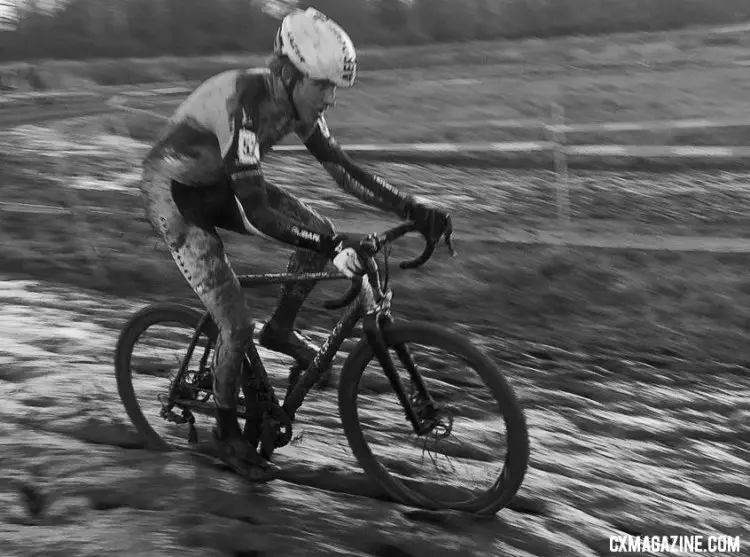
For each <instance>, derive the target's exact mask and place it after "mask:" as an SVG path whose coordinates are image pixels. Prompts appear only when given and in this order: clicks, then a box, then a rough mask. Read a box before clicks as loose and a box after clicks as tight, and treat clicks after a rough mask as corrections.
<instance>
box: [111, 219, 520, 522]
mask: <svg viewBox="0 0 750 557" xmlns="http://www.w3.org/2000/svg"><path fill="white" fill-rule="evenodd" d="M415 230H416V228H415V226H414V224H413V223H408V222H407V223H404V224H401V225H399V226H396V227H394V228H392V229H389V230H387V231H385V232H383V233H382V234H379V235H377V244H376V245H377V247H376V248H373V249H372V250H371V252H370V253H368V259H367V264H366V274H365V275H364V276H362V277H360V278H356V279H354V280H352V281H351V287H350V288H349V290H348V292H347V293H346V294H345V295H344V296H343V297H342V298H340V299H338V300H328V301H325V302H324V303H323V306H324V307H325V308H326V309H328V310H335V309H342V308H345V307H347V306H349V307H348V309H347V311H346V312H345V313H344V315H343V316H342V317H341V318H340V320H339V321H338V323H337V324H336V325H335V327H334V328H333V330H332V331H331V333H330V335H329V337H328V339H327V340H326V341H325V342H324V343H323V344H322V346H321V347H320V350H319V352H318V354H317V356H316V357H315V359H314V360H313V362H312V363H311V364H310V366H309V367H308V368H307V369H306V370H299V369H296V370H295V368H294V367H292V372H291V373H290V378H289V386H288V388H287V392H286V395H285V397H284V400H283V403H282V404H279V401H278V399H277V397H276V394H275V391H274V388H273V387H272V386H271V385H270V383H269V378H268V374H267V372H266V369H265V367H264V365H263V362H262V360H261V358H260V355H259V354H258V351H257V349H256V348H255V345H254V343H253V342H249V344H248V348H247V352H246V358H245V361H244V363H243V370H242V374H241V377H242V380H241V387H240V388H239V389H238V391H241V394H240V392H238V408H237V413H238V416H239V417H240V418H243V419H244V420H245V427H244V435H245V436H246V437H247V438H248V439H249V440H250V441H251V442H252V443H253V444H254V446H256V447H257V448H258V450H259V451H260V452H261V454H263V455H264V457H266V458H271V455H272V454H273V452H274V450H276V449H278V448H281V447H284V446H285V445H287V444H288V443H289V442H290V441H291V440H292V424H293V422H294V419H295V414H296V412H297V411H298V410H299V408H300V407H301V406H302V403H303V401H304V399H305V397H306V396H307V394H308V392H309V391H310V390H311V388H312V387H313V386H314V385H315V383H316V381H318V379H319V378H320V377H321V375H322V374H323V373H324V372H326V371H327V370H328V369H329V368H330V366H331V364H332V362H333V359H334V357H335V355H336V354H337V352H338V351H339V349H340V348H341V346H342V343H343V342H344V341H345V340H346V339H347V338H353V337H352V334H353V331H354V329H355V327H356V325H357V324H358V322H360V321H362V331H363V333H364V335H362V338H360V339H359V341H358V342H357V344H356V345H355V347H354V349H353V350H352V351H351V352H350V354H349V355H348V357H347V359H346V361H345V363H344V365H343V367H342V371H341V374H340V379H339V388H338V409H339V416H340V419H341V423H342V425H343V430H344V433H345V436H346V439H347V441H348V444H349V447H350V449H351V451H352V453H353V454H354V456H355V458H356V460H357V462H358V464H359V465H360V466H361V468H362V469H363V470H364V471H365V473H366V474H367V476H368V477H369V478H371V479H372V480H374V481H375V482H376V483H377V484H379V486H380V487H381V489H383V490H384V491H385V492H386V493H387V495H388V497H390V498H392V499H393V500H395V501H397V502H400V503H403V504H408V505H412V506H416V507H422V508H425V509H431V510H439V509H453V510H459V511H465V512H470V513H476V514H494V513H496V512H497V511H499V510H500V509H502V508H503V507H505V506H507V505H508V503H509V502H510V501H511V499H512V498H513V497H514V495H515V494H516V492H517V491H518V489H519V488H520V486H521V484H522V482H523V478H524V475H525V473H526V469H527V467H528V459H529V440H528V432H527V426H526V419H525V416H524V412H523V409H522V408H521V405H520V403H519V401H518V399H517V398H516V395H515V392H514V390H513V388H512V387H511V386H510V385H509V384H508V382H507V381H506V379H505V378H504V377H503V375H502V374H501V373H500V370H499V369H498V367H497V365H496V364H495V363H494V362H493V361H492V360H491V359H490V358H489V357H488V356H487V355H486V354H485V353H484V352H482V351H480V350H479V349H478V348H476V347H475V346H474V345H473V344H472V343H471V342H470V341H469V340H467V339H466V338H464V337H462V336H461V335H459V334H457V333H455V332H452V331H450V330H448V329H446V328H443V327H442V326H440V325H437V324H434V323H427V322H420V321H416V322H402V321H397V320H395V319H394V317H393V316H392V314H391V299H392V296H393V291H392V290H391V289H390V288H389V271H388V255H389V252H390V247H391V244H392V243H393V242H395V241H396V240H397V239H399V238H401V237H402V236H404V235H406V234H407V233H409V232H411V231H415ZM445 243H446V245H447V246H448V249H449V250H450V251H451V253H452V254H455V252H454V251H453V247H452V243H451V232H450V231H449V232H448V233H447V234H446V236H445ZM435 246H436V242H427V244H426V246H425V248H424V251H423V252H422V254H421V255H420V256H419V257H417V258H416V259H415V260H413V261H409V262H401V263H400V267H401V268H402V269H413V268H416V267H419V266H421V265H423V264H424V263H425V262H426V261H427V260H428V259H429V258H430V257H431V256H432V253H433V251H434V249H435ZM378 252H381V253H382V255H383V256H384V263H383V270H384V272H383V273H382V274H383V276H382V277H381V271H380V268H379V266H378V264H377V262H376V258H375V257H376V255H378ZM344 278H346V277H344V276H343V275H342V274H339V273H329V272H317V273H299V274H290V273H271V274H258V275H243V276H241V277H240V283H241V285H242V286H243V287H250V286H256V285H260V284H266V285H267V284H276V283H281V282H294V281H324V280H341V279H344ZM355 301H356V303H354V302H355ZM163 322H174V323H178V324H180V325H185V326H187V327H188V329H189V330H190V331H194V332H193V333H192V338H191V340H190V343H189V346H188V347H187V353H186V355H185V356H184V358H182V360H181V362H180V365H179V370H178V372H177V375H176V377H175V378H174V379H173V380H171V383H170V388H169V392H168V393H167V395H166V396H165V395H164V394H163V393H162V394H160V395H158V396H157V398H158V401H159V404H160V407H161V408H160V410H159V414H160V415H161V417H162V418H163V419H165V420H166V421H167V422H174V423H177V424H188V426H189V432H188V442H190V443H194V442H196V441H197V434H196V430H195V428H194V423H195V415H194V414H195V413H200V414H207V415H213V414H214V406H213V403H212V402H209V399H210V397H211V389H212V375H211V368H210V363H211V358H210V357H209V354H210V352H211V350H212V348H213V346H214V345H215V342H216V336H217V329H216V326H215V324H214V323H213V322H212V320H211V318H210V316H209V315H208V313H207V312H206V313H203V314H201V313H200V312H199V311H197V310H194V309H192V308H189V307H186V306H183V305H179V304H171V303H167V304H163V303H162V304H153V305H149V306H147V307H145V308H143V309H141V310H140V311H138V312H137V313H135V314H134V315H133V316H132V317H131V318H130V319H129V321H128V322H127V323H126V325H125V326H124V328H123V329H122V332H121V334H120V337H119V339H118V342H117V347H116V350H115V370H116V378H117V387H118V392H119V395H120V398H121V400H122V402H123V404H124V406H125V409H126V411H127V413H128V416H129V417H130V419H131V421H132V422H133V424H134V425H135V427H136V429H137V431H138V432H139V434H140V435H141V436H142V438H143V439H144V441H145V442H146V446H147V447H149V448H154V449H158V450H169V449H170V448H171V447H170V445H169V443H167V442H166V441H165V440H164V439H163V438H162V437H161V436H160V435H159V434H158V433H157V432H156V431H155V430H154V429H153V427H152V426H151V424H150V423H149V421H148V420H147V418H146V417H145V416H144V414H143V412H142V411H141V407H140V405H139V403H138V401H137V400H136V398H135V391H134V388H133V382H132V380H133V370H132V367H131V359H132V355H133V348H134V346H135V343H136V342H137V341H138V339H139V338H140V336H141V335H142V333H143V332H144V331H145V330H146V329H147V328H148V327H150V326H152V325H154V324H158V323H163ZM202 337H205V344H206V346H205V348H204V352H203V354H202V356H201V358H200V362H199V363H198V367H197V369H191V368H190V361H191V358H192V356H193V352H194V351H195V350H196V348H197V345H198V344H199V339H200V338H202ZM418 344H426V345H427V346H428V348H429V350H428V358H430V357H432V354H434V350H435V349H436V348H437V349H441V350H447V351H448V352H449V354H453V355H456V356H457V357H458V359H459V360H460V361H462V362H464V364H468V366H470V369H471V370H473V371H475V372H476V373H477V374H478V375H479V378H480V379H481V382H480V383H479V387H482V386H484V387H487V388H489V391H490V396H489V397H487V402H488V405H489V406H490V408H494V409H495V410H499V411H500V413H501V417H502V421H503V422H504V424H505V429H506V437H507V452H506V455H505V459H504V461H503V466H502V471H501V472H500V474H499V476H498V477H497V478H496V479H494V482H493V483H492V486H491V487H490V488H489V489H488V490H486V491H482V492H480V493H478V494H477V493H475V492H476V490H475V489H465V488H463V487H461V488H456V487H455V485H454V484H453V483H449V484H447V485H443V484H441V485H440V486H439V488H438V489H431V488H432V485H431V484H430V483H429V482H424V481H418V480H414V479H413V478H410V477H409V475H410V474H413V472H410V471H409V470H411V469H409V470H407V472H406V473H404V474H398V473H394V472H391V471H389V470H388V469H387V468H386V467H385V466H384V465H383V464H382V463H381V462H379V460H378V459H377V458H376V456H375V455H374V454H373V450H372V446H371V445H373V446H376V447H377V446H378V445H377V444H368V441H367V439H366V438H365V435H364V433H363V425H364V424H369V422H371V421H372V422H376V423H378V424H380V422H381V421H382V412H383V406H384V404H385V403H384V402H382V400H381V399H379V398H378V396H380V395H377V394H376V395H372V394H368V393H371V392H373V387H377V388H375V389H374V392H376V393H377V392H380V393H385V392H386V391H388V389H391V390H392V391H393V392H395V394H396V396H397V400H398V405H400V407H401V410H402V411H403V413H404V414H405V416H406V420H407V422H408V425H409V426H410V428H411V431H413V433H414V434H416V436H417V439H420V440H421V441H422V442H423V443H424V446H425V447H426V446H427V443H428V442H429V441H432V440H435V442H436V443H438V442H440V443H442V442H445V443H446V447H449V448H450V450H448V449H445V451H443V452H445V453H452V454H454V455H459V457H460V458H462V459H463V460H461V461H459V462H458V463H459V464H461V465H464V464H465V463H468V464H465V466H467V467H469V469H470V471H473V470H474V468H472V467H473V466H475V464H473V463H474V462H481V461H482V459H485V460H486V458H487V456H488V455H487V453H486V452H482V449H483V448H486V447H489V446H490V443H494V441H495V438H496V433H497V432H496V431H495V430H494V428H493V427H490V426H488V425H486V424H487V422H486V418H485V417H486V416H487V415H488V414H487V412H489V415H490V416H495V414H494V413H493V412H492V410H489V411H479V410H477V408H476V405H477V404H478V403H479V401H481V400H482V396H485V395H480V391H479V389H478V388H476V387H477V385H474V384H470V383H469V382H468V381H469V379H468V375H461V374H458V373H456V372H455V369H454V368H451V367H450V366H446V364H445V358H444V357H441V358H432V359H433V360H434V362H435V367H436V368H437V369H442V371H443V372H445V373H443V377H442V379H438V380H436V381H435V382H434V386H432V387H431V388H429V389H428V386H427V381H426V379H425V378H429V377H428V376H427V375H426V373H427V371H429V370H427V369H426V368H425V367H424V366H421V367H419V366H418V365H417V364H416V363H415V359H414V357H413V351H414V350H413V348H412V347H413V346H416V345H418ZM178 346H179V345H178ZM160 349H161V348H160ZM391 349H393V350H394V351H395V353H396V355H397V357H398V360H399V361H400V362H401V364H402V365H403V366H404V368H405V370H406V372H407V375H408V382H409V384H410V389H409V392H407V389H406V387H405V384H404V383H405V382H404V381H402V379H401V375H400V374H399V371H398V370H397V369H396V366H395V363H394V360H393V358H392V357H391V354H390V350H391ZM373 358H374V359H375V360H376V361H377V362H378V363H379V364H380V367H381V368H382V371H383V372H384V374H385V376H386V378H387V380H388V383H387V384H385V382H383V384H380V385H370V387H368V382H369V383H373V381H377V380H378V379H379V376H373V375H367V376H365V375H364V371H365V368H366V367H367V365H368V363H369V362H370V361H371V360H373ZM441 366H442V367H441ZM446 368H447V372H446ZM295 371H296V372H297V376H296V377H292V375H294V373H295ZM250 372H252V373H250ZM251 378H255V384H250V381H251ZM430 382H431V380H430ZM455 382H459V383H461V387H462V388H463V389H464V391H462V392H461V393H460V394H459V395H458V396H459V398H460V399H461V402H460V403H459V404H454V405H452V404H451V401H454V400H455V397H456V395H454V394H452V391H448V390H447V386H450V385H452V384H453V383H455ZM431 385H432V382H431ZM470 387H471V389H470ZM368 388H369V391H368ZM382 396H384V395H382ZM463 397H465V398H466V400H464V398H463ZM370 400H375V402H377V404H378V406H377V408H376V410H375V411H374V412H373V413H372V414H368V413H367V412H366V411H364V410H362V409H361V408H360V407H359V406H362V405H364V404H365V403H366V402H368V401H370ZM358 405H359V406H358ZM393 406H394V408H395V407H396V406H397V405H396V404H395V403H393ZM458 406H461V407H462V408H463V409H464V410H466V411H467V412H468V413H469V414H471V413H472V412H473V418H467V419H466V423H467V424H470V425H472V427H473V428H474V429H473V430H471V431H473V434H474V435H485V437H484V438H483V440H480V441H479V442H477V443H474V444H472V445H471V446H470V447H468V448H467V447H466V446H465V445H460V446H458V445H448V444H447V443H449V441H444V440H446V439H449V438H450V437H451V435H453V430H454V426H455V425H456V423H455V420H456V416H455V410H454V407H458ZM175 409H177V410H179V411H181V413H180V414H178V413H177V412H175ZM360 411H361V414H362V415H360ZM494 419H497V418H496V417H495V418H494ZM458 420H459V421H461V420H464V418H463V417H459V418H458ZM471 420H474V421H471ZM477 420H479V422H478V423H481V424H485V426H484V427H478V426H477ZM481 420H485V421H484V422H482V421H481ZM461 423H463V422H461ZM492 425H493V426H494V422H493V423H492ZM389 442H390V441H389ZM450 442H454V440H451V441H450ZM477 445H481V447H479V448H478V447H477ZM426 450H428V449H426V448H423V451H422V462H424V453H425V451H426ZM430 451H431V449H430ZM479 453H481V454H479ZM467 454H470V455H473V456H472V458H474V460H471V459H469V458H467V457H466V455H467ZM436 455H437V459H438V460H439V458H440V457H441V456H443V457H445V458H448V456H446V455H445V454H443V453H440V452H437V453H436ZM477 455H479V456H477ZM449 456H450V455H449ZM430 458H431V460H432V461H433V463H437V460H436V458H434V457H433V455H432V453H431V452H430ZM476 459H479V460H476ZM390 461H392V463H393V464H394V467H395V468H398V467H399V466H398V465H399V464H400V466H401V468H404V466H405V465H406V464H405V463H406V462H410V463H412V464H414V462H413V461H408V459H406V460H405V457H402V456H400V455H397V456H396V457H395V458H391V459H390ZM390 461H389V460H388V459H385V462H386V464H387V463H388V462H390ZM435 466H436V468H437V464H435ZM451 466H452V467H453V469H454V470H455V466H454V465H453V464H451ZM472 473H473V472H472ZM472 482H473V479H472ZM474 483H475V482H474ZM475 495H476V496H475ZM445 496H448V500H445V499H444V497H445ZM466 497H469V498H468V499H467V498H466Z"/></svg>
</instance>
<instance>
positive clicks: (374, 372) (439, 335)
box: [339, 322, 529, 514]
mask: <svg viewBox="0 0 750 557" xmlns="http://www.w3.org/2000/svg"><path fill="white" fill-rule="evenodd" d="M383 336H384V338H385V341H386V344H387V345H388V348H389V352H390V354H391V358H392V359H393V362H394V364H395V365H396V369H397V371H398V374H399V377H400V378H401V382H402V384H403V385H404V388H405V391H406V394H407V395H409V396H410V398H411V399H412V401H413V402H414V404H415V406H417V407H420V404H421V403H422V402H423V401H420V400H419V399H418V398H416V397H415V396H414V395H415V386H414V384H413V381H412V380H411V377H410V375H409V374H408V372H407V370H406V367H405V366H404V365H403V364H402V363H401V362H400V360H399V357H398V356H397V354H396V351H395V348H396V347H397V346H400V345H404V346H406V347H407V348H408V351H409V352H410V354H411V356H412V359H413V361H414V362H415V364H416V366H417V369H418V371H419V374H420V375H421V377H422V379H423V381H424V384H425V386H426V387H427V390H428V391H429V394H430V396H431V397H432V399H433V400H434V401H435V403H436V404H435V408H436V409H437V416H435V414H434V412H433V413H432V414H431V416H430V420H431V422H430V423H434V424H435V425H434V427H433V428H432V429H431V430H430V431H429V432H428V433H423V434H422V435H417V434H416V433H415V432H414V429H413V427H412V425H411V423H410V422H409V421H408V420H407V419H406V418H405V414H404V408H403V407H402V405H401V403H400V402H399V400H398V398H397V396H396V394H395V392H394V390H393V388H392V386H391V384H390V382H389V380H388V378H387V377H386V375H385V373H384V372H383V370H382V368H381V367H380V364H379V362H378V360H377V358H375V355H374V353H373V350H372V348H371V347H370V345H369V344H368V343H367V341H366V340H363V341H361V342H360V343H359V344H358V345H357V346H356V347H355V349H354V350H353V351H352V353H351V354H350V355H349V357H348V358H347V361H346V362H345V364H344V369H343V371H342V374H341V379H340V383H339V412H340V416H341V420H342V424H343V428H344V433H345V434H346V437H347V440H348V442H349V445H350V447H351V449H352V452H353V453H354V456H355V457H356V459H357V461H358V462H359V464H360V466H361V467H362V468H363V469H364V470H365V472H366V473H367V474H368V475H369V476H370V477H371V478H373V479H375V480H376V481H377V482H378V483H379V484H380V486H381V487H382V489H384V490H385V491H386V492H387V494H388V495H389V496H390V497H391V498H393V499H395V500H396V501H399V502H401V503H404V504H408V505H412V506H417V507H421V508H426V509H431V510H437V509H454V510H460V511H464V512H471V513H477V514H494V513H496V512H497V511H499V510H500V509H502V508H504V507H505V506H507V505H508V503H509V502H510V501H511V499H512V498H513V496H514V495H515V494H516V492H517V491H518V489H519V488H520V486H521V483H522V482H523V478H524V475H525V473H526V469H527V467H528V460H529V440H528V431H527V427H526V419H525V416H524V413H523V410H522V408H521V405H520V403H519V401H518V399H517V398H516V395H515V393H514V391H513V389H512V387H511V386H510V385H509V384H508V382H507V381H506V380H505V378H504V377H503V376H502V374H501V373H500V370H499V369H498V367H497V365H496V364H495V363H494V362H493V361H492V360H491V359H490V358H489V357H488V356H487V355H486V354H484V353H483V352H481V351H480V350H478V349H477V348H476V347H475V346H474V345H472V344H471V343H470V342H469V341H468V340H467V339H466V338H464V337H462V336H461V335H458V334H456V333H454V332H451V331H448V330H446V329H443V328H442V327H439V326H437V325H434V324H431V323H406V322H395V323H392V324H390V325H388V326H386V327H385V330H384V335H383ZM366 371H367V373H366ZM436 417H437V419H435V418H436Z"/></svg>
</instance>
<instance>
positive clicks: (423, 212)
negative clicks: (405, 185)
mask: <svg viewBox="0 0 750 557" xmlns="http://www.w3.org/2000/svg"><path fill="white" fill-rule="evenodd" d="M408 219H409V220H412V221H414V223H415V224H416V225H417V229H418V230H419V232H421V233H422V234H423V235H424V237H425V239H426V240H427V241H428V242H429V243H437V242H438V241H439V240H440V238H442V237H443V236H444V235H445V234H446V233H450V232H451V231H452V230H453V223H452V222H451V216H450V214H448V213H447V212H445V211H442V210H440V209H435V208H432V207H428V206H427V205H424V204H422V203H415V204H414V205H413V206H412V207H411V209H410V210H409V213H408Z"/></svg>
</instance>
